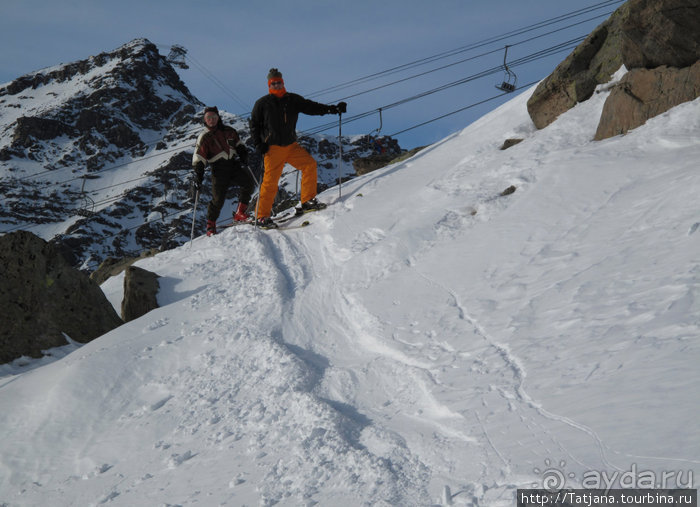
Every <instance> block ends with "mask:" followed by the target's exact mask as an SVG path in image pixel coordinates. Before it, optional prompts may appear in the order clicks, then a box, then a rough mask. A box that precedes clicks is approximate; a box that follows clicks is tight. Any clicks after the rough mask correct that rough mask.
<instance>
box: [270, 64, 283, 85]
mask: <svg viewBox="0 0 700 507" xmlns="http://www.w3.org/2000/svg"><path fill="white" fill-rule="evenodd" d="M273 79H282V73H281V72H280V71H279V70H278V69H275V68H274V67H273V68H271V69H270V72H268V73H267V82H268V83H269V82H270V81H272V80H273Z"/></svg>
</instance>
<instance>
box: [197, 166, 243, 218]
mask: <svg viewBox="0 0 700 507" xmlns="http://www.w3.org/2000/svg"><path fill="white" fill-rule="evenodd" d="M221 162H227V163H215V164H214V166H213V167H212V170H211V201H209V206H208V207H207V220H211V221H212V222H216V219H217V218H219V215H220V214H221V208H223V206H224V203H225V202H226V192H228V189H229V188H231V187H238V202H241V203H243V204H248V203H250V198H251V196H252V195H253V191H254V190H255V180H254V179H253V176H252V175H251V174H250V171H249V170H248V169H246V168H245V167H241V166H240V165H239V164H237V163H230V162H231V161H221Z"/></svg>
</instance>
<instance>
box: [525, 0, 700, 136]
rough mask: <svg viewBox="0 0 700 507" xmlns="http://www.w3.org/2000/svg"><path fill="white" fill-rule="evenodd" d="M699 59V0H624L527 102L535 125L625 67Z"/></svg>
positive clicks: (581, 98)
mask: <svg viewBox="0 0 700 507" xmlns="http://www.w3.org/2000/svg"><path fill="white" fill-rule="evenodd" d="M699 59H700V0H629V1H628V2H627V3H625V4H624V5H622V6H621V7H620V8H619V9H618V10H617V11H615V13H613V15H612V16H611V17H610V18H609V19H608V20H607V21H605V22H604V23H603V24H601V25H600V26H599V27H598V28H596V29H595V30H594V31H593V32H592V33H591V34H590V35H589V36H588V37H587V38H586V40H585V41H584V42H583V43H581V44H580V45H579V46H578V47H577V48H576V49H575V50H574V52H573V53H571V55H569V56H568V57H567V58H566V59H565V60H564V61H563V62H562V63H561V64H559V66H557V68H556V69H555V70H554V72H553V73H552V74H551V75H550V76H549V77H547V78H546V79H545V80H544V81H542V82H541V83H540V85H539V86H538V87H537V89H536V90H535V92H534V93H533V95H532V97H531V98H530V100H529V101H528V104H527V107H528V112H529V113H530V117H531V118H532V120H533V122H534V123H535V126H536V127H537V128H544V127H546V126H547V125H549V124H550V123H552V122H553V121H554V120H555V119H556V118H557V117H558V116H559V115H560V114H561V113H563V112H565V111H567V110H568V109H570V108H571V107H573V106H574V105H576V104H577V103H578V102H582V101H585V100H587V99H588V98H589V97H590V96H591V95H592V94H593V92H594V91H595V88H596V86H597V85H599V84H604V83H607V82H608V81H610V78H611V77H612V75H613V74H614V73H615V72H616V71H617V70H618V69H619V68H620V67H621V66H622V65H624V66H625V67H626V68H627V69H629V70H632V69H637V68H646V69H652V68H655V67H659V66H663V65H665V66H670V67H678V68H682V67H688V66H690V65H693V64H694V63H695V62H696V61H698V60H699Z"/></svg>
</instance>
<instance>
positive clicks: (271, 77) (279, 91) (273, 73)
mask: <svg viewBox="0 0 700 507" xmlns="http://www.w3.org/2000/svg"><path fill="white" fill-rule="evenodd" d="M273 81H274V82H280V83H282V87H281V88H273V87H272V86H270V85H271V84H272V83H273ZM267 87H268V89H269V91H270V93H271V94H272V95H275V96H276V97H282V96H284V94H285V93H287V90H285V88H284V79H282V73H281V72H280V71H279V70H277V69H275V68H274V67H273V68H272V69H270V72H268V73H267Z"/></svg>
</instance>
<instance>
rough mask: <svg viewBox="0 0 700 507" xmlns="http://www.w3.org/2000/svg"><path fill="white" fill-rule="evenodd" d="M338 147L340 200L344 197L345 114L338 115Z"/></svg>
mask: <svg viewBox="0 0 700 507" xmlns="http://www.w3.org/2000/svg"><path fill="white" fill-rule="evenodd" d="M338 146H339V147H340V150H339V151H340V158H339V159H338V200H340V198H341V197H342V196H343V192H342V186H343V172H342V168H343V113H340V112H339V113H338Z"/></svg>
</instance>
